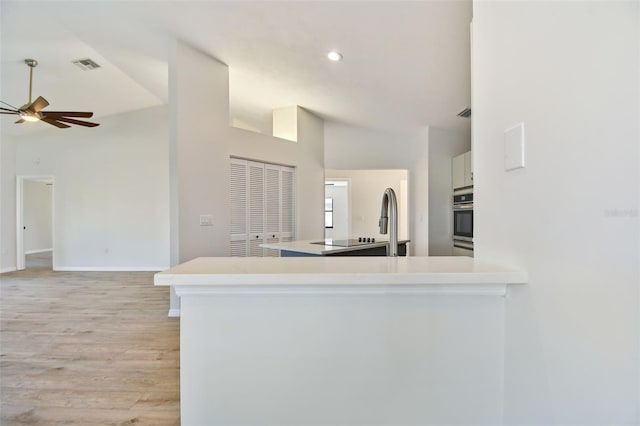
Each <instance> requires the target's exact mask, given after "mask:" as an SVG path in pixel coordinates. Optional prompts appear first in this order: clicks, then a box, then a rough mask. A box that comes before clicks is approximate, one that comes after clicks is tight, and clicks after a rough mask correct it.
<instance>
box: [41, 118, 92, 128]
mask: <svg viewBox="0 0 640 426" xmlns="http://www.w3.org/2000/svg"><path fill="white" fill-rule="evenodd" d="M48 118H50V117H48ZM53 120H56V121H62V122H64V123H71V124H77V125H78V126H85V127H96V126H99V125H100V124H98V123H91V122H90V121H80V120H74V119H73V118H67V117H58V118H53Z"/></svg>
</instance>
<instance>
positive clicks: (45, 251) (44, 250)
mask: <svg viewBox="0 0 640 426" xmlns="http://www.w3.org/2000/svg"><path fill="white" fill-rule="evenodd" d="M49 251H53V248H47V249H39V250H29V251H25V252H24V254H37V253H47V252H49Z"/></svg>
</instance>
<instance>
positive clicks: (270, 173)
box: [264, 164, 282, 257]
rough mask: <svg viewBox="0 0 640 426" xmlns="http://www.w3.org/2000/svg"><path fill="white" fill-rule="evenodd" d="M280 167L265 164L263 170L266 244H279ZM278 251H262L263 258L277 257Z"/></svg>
mask: <svg viewBox="0 0 640 426" xmlns="http://www.w3.org/2000/svg"><path fill="white" fill-rule="evenodd" d="M280 169H281V167H280V166H275V165H272V164H266V165H265V168H264V176H265V200H264V205H265V208H264V213H265V215H264V217H265V219H264V220H265V235H264V240H265V242H266V243H278V242H280V217H281V214H280V198H281V196H282V194H281V185H280ZM278 255H279V250H273V249H264V256H273V257H277V256H278Z"/></svg>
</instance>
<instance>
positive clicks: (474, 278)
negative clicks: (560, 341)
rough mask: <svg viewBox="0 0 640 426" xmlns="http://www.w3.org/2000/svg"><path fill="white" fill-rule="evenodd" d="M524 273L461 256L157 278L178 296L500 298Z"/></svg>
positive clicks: (206, 263) (259, 262) (259, 263)
mask: <svg viewBox="0 0 640 426" xmlns="http://www.w3.org/2000/svg"><path fill="white" fill-rule="evenodd" d="M527 280H528V277H527V273H526V272H524V271H518V270H515V269H512V268H506V267H502V266H499V265H493V264H490V263H487V262H483V261H479V260H477V259H474V258H470V257H464V256H451V257H449V256H442V257H440V256H438V257H435V256H434V257H411V256H409V257H404V256H403V257H378V256H361V257H324V256H322V257H294V258H291V257H284V258H283V257H262V258H261V257H244V258H243V257H201V258H197V259H194V260H192V261H189V262H186V263H183V264H181V265H178V266H176V267H174V268H171V269H168V270H166V271H163V272H159V273H157V274H155V277H154V283H155V285H172V286H174V288H175V289H176V292H177V293H178V295H184V294H196V293H197V294H229V293H234V294H235V293H251V294H256V293H260V294H262V293H274V292H278V293H340V294H345V293H376V294H379V293H384V294H389V293H443V294H492V295H504V294H505V293H506V285H508V284H525V283H526V282H527Z"/></svg>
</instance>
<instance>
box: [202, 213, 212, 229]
mask: <svg viewBox="0 0 640 426" xmlns="http://www.w3.org/2000/svg"><path fill="white" fill-rule="evenodd" d="M200 226H213V215H211V214H201V215H200Z"/></svg>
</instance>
